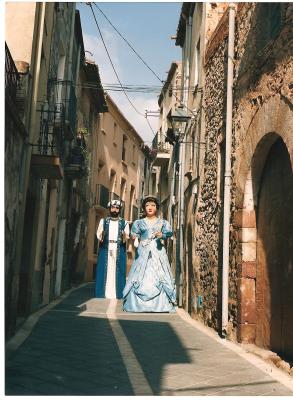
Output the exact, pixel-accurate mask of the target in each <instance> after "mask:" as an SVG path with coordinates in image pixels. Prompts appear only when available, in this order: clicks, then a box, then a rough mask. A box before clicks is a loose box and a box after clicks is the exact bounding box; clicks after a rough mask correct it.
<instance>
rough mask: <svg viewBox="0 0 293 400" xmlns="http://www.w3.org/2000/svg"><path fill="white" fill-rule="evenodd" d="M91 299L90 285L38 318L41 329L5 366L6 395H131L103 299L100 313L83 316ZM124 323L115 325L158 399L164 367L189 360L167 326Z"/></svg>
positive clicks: (174, 334) (161, 323) (73, 293)
mask: <svg viewBox="0 0 293 400" xmlns="http://www.w3.org/2000/svg"><path fill="white" fill-rule="evenodd" d="M77 292H78V293H77ZM81 293H82V295H83V298H81ZM93 296H94V285H88V286H86V287H85V288H83V289H82V290H78V291H76V292H72V293H71V294H70V295H69V296H68V297H67V298H66V299H65V300H64V301H63V302H62V303H60V304H58V305H57V306H56V307H55V308H53V309H52V310H51V312H47V313H45V314H44V315H43V316H42V317H41V319H40V321H41V322H42V324H39V323H38V324H37V325H36V326H35V328H34V330H33V332H32V333H31V335H30V336H29V337H28V338H27V340H26V341H25V342H24V343H23V345H22V346H21V348H20V349H19V351H18V352H17V353H16V354H14V355H13V358H12V359H11V360H7V362H6V394H7V395H38V394H39V395H53V396H54V395H60V396H61V395H84V396H86V395H88V396H93V395H95V396H103V395H104V396H111V395H112V396H117V395H135V393H134V390H133V387H132V384H131V382H130V380H129V377H128V374H127V370H126V368H125V364H124V362H123V360H122V358H121V353H120V350H119V348H118V345H117V342H116V340H115V337H114V335H113V331H112V328H111V326H110V323H109V320H108V319H107V318H105V317H103V310H105V308H106V304H107V300H106V299H105V300H104V301H103V299H99V300H100V301H99V304H100V306H99V307H101V310H100V312H98V313H97V311H95V312H94V313H93V315H90V316H82V315H81V311H82V310H81V308H80V304H81V302H84V303H86V302H89V300H90V299H92V298H93ZM60 313H62V316H63V318H62V320H61V323H60ZM58 314H59V318H58V319H57V318H56V316H57V315H58ZM124 318H125V319H120V320H119V324H120V326H121V327H122V329H123V332H124V334H125V336H126V337H127V340H128V342H129V343H130V346H131V348H132V351H133V353H134V354H135V356H136V359H137V360H138V362H139V364H140V367H141V368H142V370H143V374H144V376H145V378H146V380H147V382H148V385H149V386H150V388H151V390H152V392H153V394H154V395H156V394H157V393H159V392H160V389H161V381H162V375H163V371H164V367H165V366H167V365H168V364H184V363H190V362H191V360H190V358H189V356H188V355H187V353H186V351H185V350H184V347H183V346H182V344H181V342H180V340H179V338H178V336H177V335H176V333H175V332H174V330H173V328H172V327H171V326H170V324H169V323H166V322H160V321H158V322H157V321H133V320H127V319H126V318H127V314H125V317H124ZM56 321H58V324H57V323H56ZM41 325H42V328H41ZM44 326H45V327H47V333H46V335H44ZM69 336H70V337H69ZM40 342H41V343H42V345H41V346H40V345H39V346H37V345H36V343H40ZM167 349H172V351H166V350H167ZM130 362H131V361H130ZM28 363H29V364H30V368H25V366H26V365H27V364H28ZM178 368H179V366H178Z"/></svg>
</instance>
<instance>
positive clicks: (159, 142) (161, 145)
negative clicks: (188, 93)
mask: <svg viewBox="0 0 293 400" xmlns="http://www.w3.org/2000/svg"><path fill="white" fill-rule="evenodd" d="M152 147H153V149H156V150H157V156H158V153H169V152H170V148H171V145H170V143H167V142H165V136H164V135H163V134H162V133H161V132H157V134H156V136H155V137H154V139H153V142H152Z"/></svg>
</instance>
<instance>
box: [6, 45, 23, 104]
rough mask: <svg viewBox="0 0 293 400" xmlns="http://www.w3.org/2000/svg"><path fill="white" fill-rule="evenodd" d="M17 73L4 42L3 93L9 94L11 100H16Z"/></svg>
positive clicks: (18, 78)
mask: <svg viewBox="0 0 293 400" xmlns="http://www.w3.org/2000/svg"><path fill="white" fill-rule="evenodd" d="M19 80H20V77H19V73H18V71H17V69H16V66H15V63H14V61H13V58H12V56H11V53H10V51H9V48H8V46H7V44H6V43H5V95H6V96H7V95H9V96H10V98H11V100H12V101H14V102H15V101H16V92H17V87H18V84H19Z"/></svg>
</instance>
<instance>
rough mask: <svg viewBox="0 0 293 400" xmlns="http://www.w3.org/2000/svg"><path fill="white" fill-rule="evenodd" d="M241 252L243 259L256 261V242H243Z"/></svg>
mask: <svg viewBox="0 0 293 400" xmlns="http://www.w3.org/2000/svg"><path fill="white" fill-rule="evenodd" d="M241 247H242V248H241V254H242V260H243V261H256V243H255V242H250V243H242V246H241Z"/></svg>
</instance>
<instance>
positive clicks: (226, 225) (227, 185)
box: [221, 3, 235, 337]
mask: <svg viewBox="0 0 293 400" xmlns="http://www.w3.org/2000/svg"><path fill="white" fill-rule="evenodd" d="M234 37H235V4H234V3H230V5H229V36H228V71H227V109H226V158H225V177H224V210H223V213H224V218H223V260H222V261H223V276H222V330H221V335H222V337H226V336H227V327H228V299H229V233H230V204H231V144H232V107H233V60H234Z"/></svg>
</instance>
